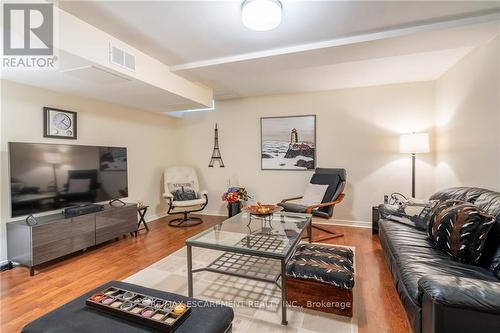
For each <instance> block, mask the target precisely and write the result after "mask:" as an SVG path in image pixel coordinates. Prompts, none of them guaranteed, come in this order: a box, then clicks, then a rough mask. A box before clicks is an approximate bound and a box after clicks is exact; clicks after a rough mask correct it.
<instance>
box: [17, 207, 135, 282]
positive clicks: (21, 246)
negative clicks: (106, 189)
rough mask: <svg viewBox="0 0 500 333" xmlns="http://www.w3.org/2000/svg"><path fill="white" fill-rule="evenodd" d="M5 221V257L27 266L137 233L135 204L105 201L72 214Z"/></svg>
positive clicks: (31, 266) (32, 266)
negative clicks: (87, 211)
mask: <svg viewBox="0 0 500 333" xmlns="http://www.w3.org/2000/svg"><path fill="white" fill-rule="evenodd" d="M37 221H38V223H37V224H35V225H29V224H27V223H26V222H25V221H24V220H22V221H15V222H10V223H7V255H8V257H9V260H10V261H12V262H14V263H18V264H21V265H25V266H28V267H29V268H30V275H33V274H34V267H35V266H37V265H40V264H43V263H46V262H48V261H50V260H53V259H57V258H59V257H62V256H65V255H67V254H70V253H73V252H76V251H79V250H84V249H86V248H88V247H91V246H93V245H97V244H100V243H103V242H106V241H108V240H111V239H114V238H117V237H121V236H122V235H125V234H128V233H135V234H136V235H137V206H136V205H135V204H127V205H125V206H123V207H112V206H109V205H106V206H105V208H104V210H103V211H100V212H97V213H90V214H86V215H81V216H77V217H72V218H65V217H64V215H63V214H62V213H59V214H52V215H47V216H42V217H38V218H37Z"/></svg>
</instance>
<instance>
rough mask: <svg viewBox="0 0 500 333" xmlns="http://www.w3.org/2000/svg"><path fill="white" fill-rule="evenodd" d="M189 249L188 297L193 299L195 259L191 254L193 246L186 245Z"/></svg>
mask: <svg viewBox="0 0 500 333" xmlns="http://www.w3.org/2000/svg"><path fill="white" fill-rule="evenodd" d="M186 248H187V266H188V267H187V273H188V296H189V297H193V260H192V259H193V257H192V253H191V246H190V245H186Z"/></svg>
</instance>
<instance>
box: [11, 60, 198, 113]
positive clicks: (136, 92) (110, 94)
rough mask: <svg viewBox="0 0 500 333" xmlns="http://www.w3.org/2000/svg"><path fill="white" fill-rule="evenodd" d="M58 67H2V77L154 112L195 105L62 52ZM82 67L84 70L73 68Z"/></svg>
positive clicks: (162, 90)
mask: <svg viewBox="0 0 500 333" xmlns="http://www.w3.org/2000/svg"><path fill="white" fill-rule="evenodd" d="M59 59H60V64H59V70H58V71H54V70H5V69H4V70H2V72H1V78H2V79H5V80H10V81H15V82H19V83H23V84H27V85H32V86H36V87H42V88H45V89H49V90H53V91H57V92H62V93H66V94H72V95H77V96H83V97H88V98H93V99H98V100H102V101H106V102H110V103H114V104H119V105H124V106H128V107H133V108H138V109H141V110H146V111H151V112H158V113H163V112H169V111H177V110H179V109H183V108H186V106H188V107H192V106H193V103H192V102H191V101H189V100H187V99H185V98H183V97H181V96H179V95H176V94H174V93H170V92H167V91H166V90H164V89H160V88H157V87H155V86H152V85H149V84H147V83H145V82H143V81H139V80H135V79H131V78H127V77H124V76H119V75H116V74H115V73H112V72H110V71H107V70H103V69H101V68H100V67H96V66H94V65H93V64H91V63H90V62H88V61H87V60H85V59H83V58H80V57H77V56H74V55H71V54H69V53H66V52H63V51H59ZM74 69H81V70H74Z"/></svg>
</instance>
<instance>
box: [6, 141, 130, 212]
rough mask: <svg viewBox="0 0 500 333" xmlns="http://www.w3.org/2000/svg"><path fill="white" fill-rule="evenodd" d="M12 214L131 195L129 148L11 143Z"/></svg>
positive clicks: (42, 210) (44, 210) (54, 208)
mask: <svg viewBox="0 0 500 333" xmlns="http://www.w3.org/2000/svg"><path fill="white" fill-rule="evenodd" d="M9 164H10V198H11V212H12V214H11V215H12V217H16V216H22V215H29V214H35V213H41V212H46V211H50V210H56V209H60V208H64V207H68V206H74V205H77V204H82V203H95V202H102V201H108V200H112V199H120V198H124V197H127V196H128V184H127V148H123V147H101V146H80V145H67V144H47V143H21V142H9Z"/></svg>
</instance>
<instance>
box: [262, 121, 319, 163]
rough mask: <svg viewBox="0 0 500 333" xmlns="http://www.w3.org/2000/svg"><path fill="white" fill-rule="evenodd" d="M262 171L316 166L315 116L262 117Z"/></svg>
mask: <svg viewBox="0 0 500 333" xmlns="http://www.w3.org/2000/svg"><path fill="white" fill-rule="evenodd" d="M260 133H261V151H260V153H261V168H262V170H314V169H315V168H316V115H305V116H290V117H264V118H260Z"/></svg>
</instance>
